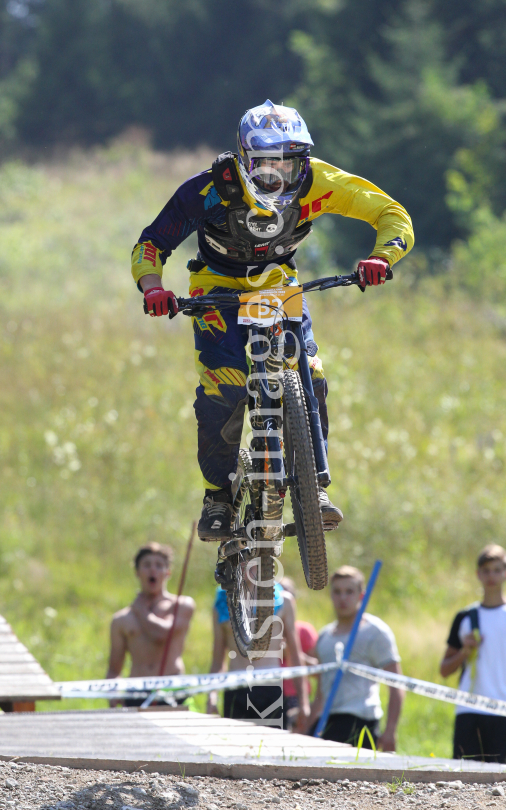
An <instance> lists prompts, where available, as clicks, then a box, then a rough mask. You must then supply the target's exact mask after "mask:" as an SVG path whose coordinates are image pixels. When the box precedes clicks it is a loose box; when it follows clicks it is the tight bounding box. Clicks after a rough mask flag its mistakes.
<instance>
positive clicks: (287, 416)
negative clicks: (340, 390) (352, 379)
mask: <svg viewBox="0 0 506 810" xmlns="http://www.w3.org/2000/svg"><path fill="white" fill-rule="evenodd" d="M283 441H284V451H285V469H286V472H287V475H288V476H289V477H290V478H292V483H291V484H290V498H291V501H292V510H293V516H294V521H295V528H296V531H297V542H298V544H299V551H300V558H301V561H302V568H303V570H304V576H305V578H306V582H307V584H308V586H309V588H311V589H312V590H314V591H319V590H322V588H325V586H326V585H327V582H328V569H327V550H326V547H325V535H324V533H323V522H322V516H321V512H320V504H319V501H318V478H317V473H316V463H315V459H314V452H313V443H312V440H311V431H310V427H309V417H308V413H307V407H306V399H305V396H304V389H303V386H302V381H301V379H300V376H299V375H298V374H297V372H296V371H292V370H291V369H288V370H286V371H285V372H284V374H283Z"/></svg>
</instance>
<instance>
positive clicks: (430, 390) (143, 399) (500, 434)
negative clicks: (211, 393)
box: [0, 140, 506, 756]
mask: <svg viewBox="0 0 506 810" xmlns="http://www.w3.org/2000/svg"><path fill="white" fill-rule="evenodd" d="M209 162H210V155H208V154H206V153H205V152H202V153H200V154H196V155H185V154H177V155H172V156H167V155H160V154H156V153H153V152H151V151H150V150H149V149H148V148H147V147H146V146H144V145H143V144H142V143H135V141H133V140H130V141H123V142H118V143H115V144H113V145H112V146H111V147H110V148H108V149H104V150H100V151H97V152H94V153H72V154H71V155H67V156H65V157H64V158H63V157H61V158H60V159H53V160H52V161H47V162H46V163H41V164H36V165H31V166H28V165H26V164H23V163H10V164H4V166H3V167H1V168H0V239H1V243H2V252H1V255H0V290H1V297H0V309H1V314H2V318H1V336H2V338H1V344H0V363H1V378H2V385H1V387H0V405H1V411H2V421H1V424H0V453H1V473H0V474H1V482H2V485H1V489H0V499H1V507H2V516H1V523H0V613H2V614H3V615H5V617H6V618H7V619H8V620H9V621H10V622H11V623H12V625H13V627H14V629H15V631H16V632H17V633H18V635H19V636H20V638H21V639H22V641H23V642H25V643H26V644H27V645H28V647H29V648H30V649H31V650H32V652H33V653H34V654H35V655H36V656H37V657H38V658H39V660H40V661H41V663H42V665H43V666H44V667H45V669H46V670H47V671H48V672H49V674H50V675H51V676H52V677H53V678H54V679H56V680H62V679H73V678H87V677H101V676H102V675H103V674H104V673H105V669H106V662H107V661H106V659H107V647H108V624H109V620H110V617H111V614H112V613H113V612H114V611H115V610H117V609H118V608H120V607H122V606H123V605H125V604H127V603H128V602H129V601H131V600H132V598H133V595H134V593H135V579H134V576H133V571H132V567H131V558H132V556H133V553H134V551H135V550H136V548H137V547H138V546H139V545H140V544H141V543H143V542H144V541H145V540H146V539H147V538H150V539H156V540H159V541H166V542H170V543H171V544H172V545H173V546H174V547H175V549H176V553H177V559H176V567H175V574H174V576H175V578H177V576H178V575H179V570H180V565H181V562H182V555H183V551H184V545H185V541H186V538H187V536H188V533H189V528H190V524H191V521H192V520H193V519H194V518H196V517H197V516H198V514H199V510H200V503H201V498H202V492H201V481H200V474H199V471H198V467H197V463H196V435H195V422H194V414H193V407H192V403H193V399H194V389H195V384H196V377H195V372H194V370H193V345H192V336H191V328H190V323H189V320H188V319H186V318H183V317H179V318H177V319H176V320H175V321H172V322H170V323H169V322H168V321H167V320H166V319H164V320H163V322H161V321H159V320H157V321H154V320H153V319H150V318H146V317H145V315H144V314H143V312H142V305H141V301H142V299H141V297H140V294H139V293H138V292H137V291H136V289H135V286H134V284H133V282H132V279H131V276H130V271H129V256H130V251H131V248H132V246H133V244H134V242H135V241H136V239H137V237H138V235H139V233H140V231H141V229H142V227H143V226H144V225H145V224H146V223H147V222H149V221H151V220H152V219H153V218H154V216H155V215H156V214H157V213H158V211H159V209H160V208H161V207H162V205H163V204H164V203H165V201H166V200H167V199H168V197H169V196H170V194H171V193H172V191H173V190H174V188H175V187H176V186H177V184H178V183H179V182H181V181H182V180H183V179H184V178H185V177H187V176H189V175H190V174H192V173H195V172H197V171H199V170H201V169H203V168H205V167H206V166H207V165H209ZM194 248H195V246H194V243H193V242H192V240H189V242H187V243H185V244H184V245H183V246H182V247H181V248H179V249H178V251H177V252H176V253H175V255H174V256H173V257H172V258H171V259H170V260H169V261H170V270H167V272H170V275H171V285H172V287H173V288H174V289H175V291H176V292H177V293H178V294H183V293H185V292H186V270H185V266H186V261H187V259H188V258H190V257H191V256H192V255H194ZM314 255H315V254H314V252H313V254H312V255H311V256H307V260H308V263H309V262H311V265H312V266H314V264H315V259H314ZM422 266H423V257H422V256H420V255H418V256H417V255H416V254H414V256H413V257H412V258H410V257H408V258H407V259H406V260H405V261H404V262H403V264H402V265H401V267H400V269H399V272H398V273H396V280H395V283H393V284H390V285H386V286H385V287H384V288H382V289H378V290H368V291H367V293H366V294H365V295H362V294H361V293H360V292H359V291H358V290H356V289H348V290H341V291H330V292H327V293H325V294H315V295H314V296H313V297H312V298H311V301H310V303H311V309H312V314H313V319H314V321H315V334H316V339H317V340H318V341H319V343H320V346H321V351H320V355H321V356H322V358H323V360H324V364H325V368H326V372H327V377H328V381H329V388H330V396H329V407H330V415H331V426H332V432H331V438H330V450H329V455H330V462H331V469H332V472H333V484H332V487H331V490H330V494H331V497H332V498H333V499H334V500H335V501H336V502H337V503H338V504H339V505H341V506H342V508H343V510H344V512H345V517H346V520H345V522H344V523H343V525H342V528H341V529H340V530H339V532H338V533H334V534H332V535H330V536H329V537H328V540H329V543H328V545H329V558H330V564H331V566H336V565H338V564H342V563H345V562H346V563H351V564H355V565H359V566H361V567H363V569H364V571H365V572H366V573H368V572H369V570H370V567H371V565H372V562H373V561H374V559H376V558H378V557H379V558H381V559H382V560H383V561H384V567H383V571H382V574H381V578H380V581H379V584H378V586H377V588H376V593H375V594H374V596H373V599H372V603H371V611H372V612H375V613H377V614H378V615H380V616H381V617H382V618H384V619H385V620H386V621H388V622H389V623H390V624H391V626H392V627H393V629H394V631H395V633H396V636H397V640H398V644H399V649H400V653H401V655H402V658H403V667H404V670H405V672H407V673H408V674H410V675H413V676H415V677H421V678H427V679H429V680H439V678H438V675H437V669H438V661H439V659H440V657H441V655H442V652H443V650H444V646H445V638H446V634H447V632H448V627H449V623H450V620H451V618H452V616H453V614H454V613H455V612H456V610H457V609H459V608H461V607H463V606H464V605H465V604H467V603H469V602H470V601H473V600H474V599H476V598H477V595H478V591H477V589H476V585H475V580H474V573H473V568H474V559H475V557H476V554H477V551H478V550H479V548H480V547H482V546H483V545H484V544H485V543H487V542H490V541H492V540H495V541H499V542H501V540H502V539H503V538H504V534H505V524H506V517H505V515H506V509H505V505H506V504H505V491H504V483H503V482H504V459H505V450H506V448H505V441H506V416H505V414H506V407H505V405H506V402H505V399H506V363H505V359H506V345H505V341H504V327H503V321H502V320H501V319H500V318H499V317H495V315H494V312H495V311H494V309H493V307H492V306H491V305H485V304H479V305H478V304H475V303H473V301H472V300H471V299H470V298H468V297H466V296H465V295H464V294H462V293H459V291H458V290H455V289H453V288H450V287H449V286H448V285H445V284H444V283H442V282H441V280H440V279H434V278H431V277H427V278H424V277H423V274H421V272H420V267H422ZM299 267H300V268H303V267H304V260H303V259H301V261H300V262H299ZM332 269H333V268H329V267H328V266H323V265H322V266H320V267H319V272H320V273H321V274H322V275H323V274H328V272H329V270H332ZM344 269H347V268H344ZM301 275H302V276H303V272H302V273H301ZM214 557H215V550H214V549H213V548H211V547H210V546H209V545H208V544H200V545H198V546H197V547H196V548H195V550H194V553H193V557H192V561H191V566H190V571H189V576H188V582H187V588H186V590H187V592H188V593H189V594H191V595H192V596H193V597H194V598H195V599H196V601H197V613H196V616H195V619H194V622H193V625H192V629H191V633H190V637H189V640H188V645H187V650H186V654H185V660H186V665H187V669H188V671H190V672H197V671H201V672H204V671H207V670H208V667H209V663H210V653H211V650H210V632H211V615H210V608H211V604H212V600H213V596H214V581H213V569H214ZM282 561H283V564H284V566H285V570H286V573H287V574H289V575H290V576H292V577H293V578H294V579H295V580H296V581H297V583H298V587H299V616H300V617H301V618H305V619H308V620H310V621H312V622H313V623H314V624H315V626H316V627H321V626H322V625H323V624H325V623H326V622H328V621H330V620H331V619H332V615H331V610H330V603H329V599H328V595H327V594H325V593H321V594H314V593H310V592H308V591H307V589H306V588H305V586H304V585H303V584H302V577H301V569H300V564H299V562H298V555H297V551H296V548H295V547H294V544H293V542H291V541H290V540H289V541H287V543H286V548H285V552H284V554H283V558H282ZM81 705H82V704H81ZM200 705H202V703H201V704H200ZM49 707H51V708H54V705H51V706H50V705H48V706H45V707H43V705H42V704H41V706H40V708H49ZM452 714H453V713H452V709H451V707H447V706H445V705H443V704H438V703H435V702H430V701H427V700H425V699H423V698H417V697H414V696H408V697H407V699H406V704H405V710H404V713H403V716H402V721H401V724H400V729H399V750H401V751H403V752H407V753H410V754H427V755H428V754H431V753H434V754H435V755H441V756H448V755H449V753H450V737H451V721H452Z"/></svg>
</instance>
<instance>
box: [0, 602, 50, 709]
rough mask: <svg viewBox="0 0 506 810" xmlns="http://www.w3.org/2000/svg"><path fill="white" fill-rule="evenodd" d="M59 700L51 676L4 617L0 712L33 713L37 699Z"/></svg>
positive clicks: (1, 623) (0, 635) (0, 629)
mask: <svg viewBox="0 0 506 810" xmlns="http://www.w3.org/2000/svg"><path fill="white" fill-rule="evenodd" d="M59 699H60V694H59V692H58V690H57V689H56V687H55V685H54V684H53V681H52V680H51V678H50V677H49V675H47V674H46V673H45V672H44V670H43V669H42V667H41V665H40V664H39V662H38V661H37V660H36V659H35V658H34V657H33V655H32V654H31V653H30V652H28V650H27V649H26V647H25V646H24V644H21V642H20V641H19V639H18V638H17V637H16V635H15V634H14V633H13V631H12V628H11V626H10V625H9V624H7V622H6V621H5V619H4V618H3V616H0V709H3V711H4V712H5V711H7V712H12V711H31V710H32V711H33V709H34V708H35V701H36V700H59Z"/></svg>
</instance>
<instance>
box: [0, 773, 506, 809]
mask: <svg viewBox="0 0 506 810" xmlns="http://www.w3.org/2000/svg"><path fill="white" fill-rule="evenodd" d="M302 783H303V784H301V783H300V782H297V783H294V782H288V781H282V780H274V781H272V782H268V781H266V780H257V781H255V782H252V781H248V780H246V779H242V780H231V779H215V778H211V777H191V778H184V772H183V770H182V773H181V776H180V777H174V776H162V775H160V776H159V775H157V774H145V773H144V772H143V771H140V772H139V773H135V774H131V773H126V772H124V771H85V770H71V769H69V768H62V767H51V766H48V765H16V764H14V763H4V762H1V763H0V808H2V810H11V808H12V810H35V808H37V810H41V809H43V810H109V809H110V810H179V809H180V810H185V808H188V810H190V809H191V808H194V809H195V810H224V809H225V808H231V810H250V808H252V809H253V810H256V808H264V807H265V808H266V807H268V806H269V805H275V806H276V807H279V810H312V808H315V809H316V808H322V807H335V808H339V810H341V808H343V810H345V809H346V808H349V810H368V808H377V807H381V806H384V807H392V808H397V807H401V806H406V807H407V806H413V807H423V808H433V807H434V808H445V807H448V808H453V807H454V808H470V810H474V808H482V807H483V808H484V807H498V808H499V807H503V808H505V810H506V798H505V796H504V793H505V791H504V789H503V787H502V786H500V784H499V783H496V784H495V785H462V784H461V783H459V782H458V781H456V782H454V783H448V782H445V783H444V785H443V786H441V787H438V786H436V785H433V784H432V785H428V784H421V783H418V784H413V785H409V784H407V783H404V785H403V788H404V789H402V788H400V787H399V786H397V785H391V786H388V785H386V784H385V783H380V784H378V783H372V782H348V780H346V779H345V780H343V781H340V782H337V783H335V782H327V781H326V780H325V779H323V780H322V779H318V780H317V779H310V780H309V782H308V783H306V780H302ZM452 785H453V786H452ZM494 794H498V795H494Z"/></svg>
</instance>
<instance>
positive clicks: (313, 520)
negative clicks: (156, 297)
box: [177, 273, 358, 655]
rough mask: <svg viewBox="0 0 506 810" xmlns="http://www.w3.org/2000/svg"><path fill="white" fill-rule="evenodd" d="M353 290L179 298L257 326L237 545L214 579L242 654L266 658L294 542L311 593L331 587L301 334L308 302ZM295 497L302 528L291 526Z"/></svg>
mask: <svg viewBox="0 0 506 810" xmlns="http://www.w3.org/2000/svg"><path fill="white" fill-rule="evenodd" d="M352 284H358V276H357V274H356V273H353V274H351V275H343V276H331V277H328V278H320V279H316V280H315V281H310V282H307V283H306V284H302V285H296V286H295V285H294V286H287V287H279V288H274V289H268V290H261V291H259V292H251V293H250V292H248V293H239V292H235V291H226V290H225V291H222V292H211V293H209V294H208V295H198V296H195V297H194V298H178V299H177V302H178V307H179V311H180V312H183V314H185V315H189V316H195V317H199V316H202V315H203V314H205V313H207V312H210V311H213V310H221V311H223V309H225V308H236V309H237V312H238V315H237V317H238V322H239V323H241V324H243V325H245V326H248V352H249V359H250V363H251V366H250V373H249V375H248V379H247V391H248V414H249V421H250V426H251V430H252V432H251V436H250V439H249V442H248V448H247V449H241V450H240V452H239V462H238V467H237V472H236V475H235V477H234V480H233V482H232V495H233V533H232V537H231V539H227V540H225V541H223V542H222V543H221V544H220V546H219V550H218V564H217V568H216V572H215V578H216V580H217V582H219V583H220V584H221V586H222V588H224V589H225V590H226V592H227V603H228V609H229V615H230V621H231V624H232V629H233V632H234V637H235V640H236V643H237V647H238V649H239V651H240V652H241V654H242V655H248V653H255V652H256V653H259V655H261V654H262V652H263V651H265V650H267V649H268V647H269V644H270V640H271V634H272V625H273V619H272V616H273V614H274V610H275V601H274V582H275V567H276V559H277V558H278V557H279V556H280V555H281V550H282V546H283V541H284V539H285V537H290V536H291V537H293V536H296V537H297V542H298V546H299V552H300V557H301V561H302V568H303V571H304V576H305V578H306V582H307V584H308V586H309V588H312V589H313V590H321V589H322V588H324V587H325V586H326V585H327V582H328V572H327V554H326V547H325V536H324V527H323V522H322V517H321V512H320V506H319V501H318V489H319V487H320V486H322V487H328V485H329V484H330V481H331V479H330V471H329V466H328V461H327V454H326V450H325V443H324V440H323V435H322V428H321V423H320V414H319V410H318V401H317V399H316V397H315V394H314V390H313V383H312V379H311V371H310V365H309V360H308V347H307V346H306V343H305V340H304V335H303V332H302V297H303V294H304V293H307V292H314V291H322V290H328V289H331V288H333V287H347V286H351V285H352ZM295 366H296V368H295ZM287 490H289V492H290V499H291V505H292V512H293V522H291V523H287V524H283V503H284V498H285V495H286V492H287Z"/></svg>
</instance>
